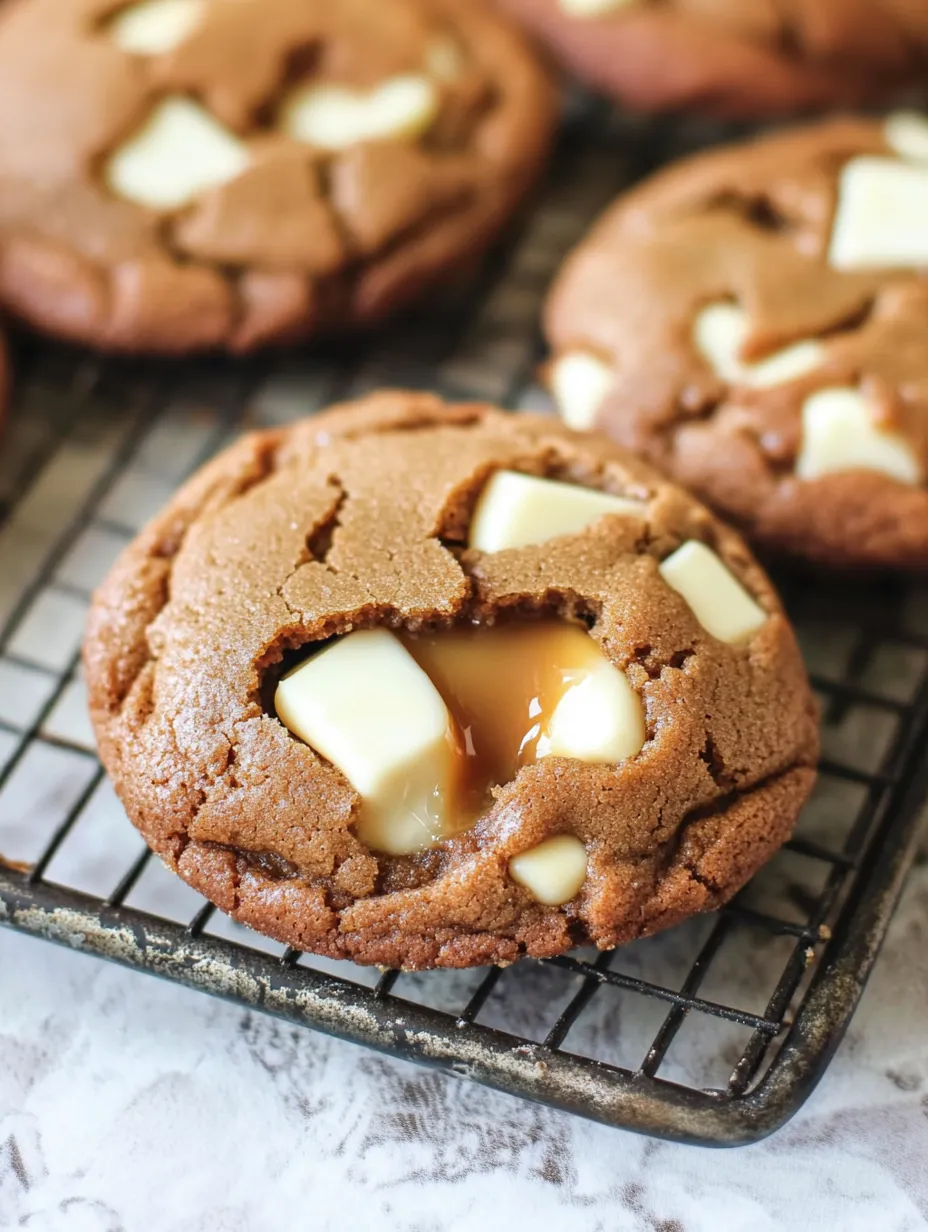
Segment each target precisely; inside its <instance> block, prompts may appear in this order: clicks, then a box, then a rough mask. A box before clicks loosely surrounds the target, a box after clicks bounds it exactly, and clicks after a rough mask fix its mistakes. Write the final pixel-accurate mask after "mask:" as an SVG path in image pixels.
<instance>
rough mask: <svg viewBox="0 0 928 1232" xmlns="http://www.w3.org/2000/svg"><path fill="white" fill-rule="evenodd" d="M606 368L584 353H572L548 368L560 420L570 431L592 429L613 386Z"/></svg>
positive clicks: (593, 357)
mask: <svg viewBox="0 0 928 1232" xmlns="http://www.w3.org/2000/svg"><path fill="white" fill-rule="evenodd" d="M612 382H613V375H612V372H611V371H610V369H609V366H608V365H607V364H604V363H603V361H602V360H601V359H597V358H596V356H595V355H590V354H589V353H588V352H587V351H571V352H569V353H568V354H567V355H562V356H561V357H560V359H557V360H555V361H554V363H553V364H552V365H551V392H552V394H553V395H554V401H555V402H556V403H557V406H558V410H559V411H560V412H561V418H562V419H563V420H564V422H565V423H566V424H567V425H568V426H569V427H571V428H575V429H576V430H577V431H578V432H585V431H587V429H588V428H592V426H593V424H594V422H595V421H596V416H597V415H598V414H599V408H600V407H601V406H602V404H603V402H605V400H606V395H607V394H608V393H609V390H610V387H611V386H612Z"/></svg>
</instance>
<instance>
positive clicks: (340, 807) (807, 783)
mask: <svg viewBox="0 0 928 1232" xmlns="http://www.w3.org/2000/svg"><path fill="white" fill-rule="evenodd" d="M84 661H85V665H86V674H87V682H88V687H89V693H90V703H91V708H92V715H93V722H94V725H95V729H96V732H97V736H98V739H99V746H100V753H101V756H102V758H103V761H104V764H105V765H106V767H107V769H108V771H109V773H110V774H111V776H112V778H113V781H114V783H115V785H116V788H117V791H118V792H119V794H120V796H121V798H122V800H123V802H124V804H125V806H126V808H127V810H128V812H129V816H130V817H131V818H132V820H133V821H134V822H135V824H136V825H137V826H138V827H139V829H140V830H141V831H142V833H143V834H144V835H145V838H146V839H147V841H148V842H149V843H150V845H151V846H152V847H153V848H154V850H155V851H156V852H157V853H158V854H159V855H160V856H161V857H162V859H163V860H164V861H165V862H166V863H167V864H168V865H169V866H170V867H171V868H173V869H175V870H176V871H177V872H178V873H179V874H180V875H181V876H182V877H183V878H184V879H185V880H187V881H188V882H189V883H190V884H191V885H193V886H194V887H196V888H197V889H198V890H200V891H201V892H202V893H204V894H206V895H207V896H208V897H209V898H211V899H212V900H213V901H214V902H215V903H217V904H218V905H219V907H220V908H221V909H222V910H223V911H226V912H228V913H229V914H231V915H233V916H234V917H235V918H236V919H238V920H240V921H242V922H244V923H247V924H249V925H252V926H253V927H255V928H257V929H259V930H261V931H262V932H265V933H268V934H270V935H271V936H273V937H276V938H278V939H279V940H281V941H285V942H288V943H290V944H292V945H293V946H296V947H298V948H300V949H303V950H312V951H315V952H317V953H322V954H327V955H330V956H333V957H339V958H353V959H355V960H356V961H358V962H362V963H379V964H385V965H391V966H400V967H405V968H422V967H432V966H447V967H463V966H469V965H474V964H481V963H490V962H509V961H511V960H513V959H516V958H518V957H519V956H521V955H523V954H530V955H551V954H557V953H560V952H562V951H564V950H567V949H569V948H571V947H572V946H576V945H579V944H582V943H587V942H592V943H594V944H596V945H598V946H600V947H603V948H608V947H611V946H615V945H617V944H619V943H620V942H622V941H626V940H628V939H630V938H633V937H637V936H640V935H642V934H645V933H652V932H654V931H656V930H657V929H660V928H663V927H665V926H667V925H669V924H672V923H674V922H675V921H678V920H681V919H683V918H684V917H686V916H689V915H690V914H692V913H693V912H698V911H704V910H708V909H711V908H714V907H716V906H718V905H719V904H720V903H722V902H724V901H725V900H726V899H728V898H729V897H730V896H731V895H732V894H733V893H734V892H735V891H736V890H737V889H738V888H739V886H741V885H742V884H743V883H744V882H745V881H746V880H747V879H748V878H749V877H750V876H751V874H752V873H753V872H754V871H755V870H756V869H757V868H758V866H759V865H761V864H762V863H763V862H764V861H765V860H766V859H768V857H769V856H770V855H771V854H772V853H773V852H774V851H775V850H776V849H777V848H778V847H779V845H780V844H781V843H783V842H784V840H785V839H786V838H787V837H788V836H789V834H790V831H791V829H792V827H793V823H794V821H795V818H796V815H797V813H798V811H799V809H800V806H801V805H802V803H803V801H804V800H805V798H806V796H807V795H808V792H809V790H810V788H811V785H812V781H813V778H814V770H813V766H814V763H815V759H816V752H817V731H816V720H815V714H814V704H813V701H812V697H811V694H810V691H809V686H808V683H807V680H806V676H805V672H804V669H803V666H802V662H801V659H800V656H799V653H798V650H797V647H796V643H795V641H794V638H793V634H792V632H791V630H790V627H789V624H788V622H787V620H786V617H785V616H784V614H783V612H782V610H781V607H780V604H779V601H778V599H777V596H776V594H775V593H774V591H773V589H772V588H771V585H770V583H769V581H768V580H767V578H766V577H765V576H764V574H763V573H762V572H761V570H760V569H759V568H758V566H757V565H756V564H755V563H754V561H753V560H752V559H751V557H750V555H749V554H748V552H747V550H746V549H745V548H744V546H743V544H742V543H741V541H740V540H739V539H738V538H737V536H736V535H735V534H734V533H733V532H731V531H729V530H727V529H726V528H725V527H723V526H722V525H720V524H719V523H718V522H716V521H715V520H714V519H713V518H712V516H711V515H710V514H709V513H708V512H707V511H706V510H705V509H704V508H703V507H702V506H700V505H698V504H697V503H696V502H695V501H694V500H693V499H692V498H690V497H689V496H687V495H686V494H684V493H683V492H682V491H680V490H679V489H678V488H676V487H673V486H671V485H670V484H668V483H666V482H665V481H663V480H661V479H659V478H658V477H657V475H656V474H655V473H654V472H653V471H651V470H650V469H649V468H648V467H647V466H645V465H644V464H642V463H640V462H638V461H636V460H635V459H633V458H630V457H628V456H627V455H626V454H625V453H623V452H622V451H621V450H620V449H618V448H617V447H616V446H614V445H611V444H610V443H609V442H608V441H607V440H605V438H599V437H592V436H589V435H586V434H576V433H573V432H571V431H569V430H568V429H566V428H564V427H561V426H559V425H557V424H556V423H554V422H552V421H551V420H550V419H546V418H539V417H531V416H518V417H517V416H512V415H507V414H505V413H503V412H500V411H496V410H493V409H491V408H488V407H486V406H477V405H462V406H456V407H449V406H446V405H444V404H443V403H441V402H440V401H438V400H437V399H435V398H433V397H430V396H427V395H421V394H412V393H388V394H381V395H376V396H373V397H370V398H368V399H366V400H365V401H362V402H360V403H356V404H353V405H350V406H346V407H342V408H337V409H335V410H333V411H331V412H329V413H326V414H324V415H321V416H318V417H316V418H313V419H311V420H307V421H304V422H302V423H299V424H297V425H296V426H293V427H289V428H286V429H281V430H277V431H268V432H262V433H258V434H254V435H251V436H248V437H246V438H245V439H243V440H241V441H240V442H238V443H237V444H236V445H234V446H233V447H232V448H231V449H229V450H228V451H227V452H226V453H224V454H222V455H221V456H220V457H219V458H217V459H216V460H215V461H214V462H213V463H212V464H210V465H209V466H207V467H206V468H205V469H204V470H203V471H201V472H200V473H199V474H198V475H197V476H195V477H194V478H193V479H192V480H191V481H190V482H189V483H188V484H187V485H186V486H185V487H184V488H183V489H182V491H181V492H180V493H179V494H178V495H177V496H176V497H175V498H174V500H173V501H172V502H171V504H170V506H169V507H168V508H167V509H166V510H165V512H164V513H163V514H162V515H161V516H160V517H158V518H156V519H155V520H154V522H152V523H151V525H150V526H149V527H148V528H147V529H146V530H145V531H144V532H143V533H142V534H141V536H140V537H139V538H138V539H137V540H136V541H135V542H134V543H133V544H131V545H130V547H129V548H128V549H127V550H126V552H125V553H124V554H123V556H122V558H121V559H120V561H119V562H118V563H117V565H116V566H115V568H114V570H113V572H112V574H111V576H110V577H109V578H108V580H107V581H106V582H105V583H104V585H103V586H102V588H101V590H100V591H99V592H98V594H97V596H96V598H95V602H94V605H93V608H92V611H91V615H90V620H89V626H88V632H87V640H86V645H85V660H84Z"/></svg>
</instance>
